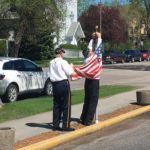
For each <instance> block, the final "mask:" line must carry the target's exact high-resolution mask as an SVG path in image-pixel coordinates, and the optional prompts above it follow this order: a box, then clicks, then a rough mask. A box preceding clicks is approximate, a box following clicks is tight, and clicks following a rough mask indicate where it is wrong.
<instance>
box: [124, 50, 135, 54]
mask: <svg viewBox="0 0 150 150" xmlns="http://www.w3.org/2000/svg"><path fill="white" fill-rule="evenodd" d="M124 53H125V54H133V53H134V51H133V50H127V51H125V52H124Z"/></svg>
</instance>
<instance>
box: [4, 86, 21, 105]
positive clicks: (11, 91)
mask: <svg viewBox="0 0 150 150" xmlns="http://www.w3.org/2000/svg"><path fill="white" fill-rule="evenodd" d="M17 97H18V88H17V86H16V85H15V84H10V85H9V86H8V87H7V90H6V93H5V95H4V96H2V98H1V99H2V102H7V103H8V102H15V101H16V100H17Z"/></svg>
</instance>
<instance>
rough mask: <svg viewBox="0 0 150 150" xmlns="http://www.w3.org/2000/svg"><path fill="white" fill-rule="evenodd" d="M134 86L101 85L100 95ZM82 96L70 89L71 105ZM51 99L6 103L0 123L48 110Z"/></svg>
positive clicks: (81, 100)
mask: <svg viewBox="0 0 150 150" xmlns="http://www.w3.org/2000/svg"><path fill="white" fill-rule="evenodd" d="M136 88H137V87H133V86H123V85H103V86H101V88H100V97H101V98H104V97H108V96H112V95H115V94H119V93H122V92H127V91H131V90H134V89H136ZM83 98H84V90H74V91H72V105H74V104H79V103H82V102H83ZM52 99H53V98H52V97H49V96H38V97H36V98H29V99H25V100H21V101H17V102H14V103H6V104H4V105H3V106H2V107H1V108H0V123H1V122H5V121H9V120H14V119H19V118H24V117H27V116H31V115H35V114H39V113H43V112H47V111H50V110H52V108H53V100H52ZM10 114H11V115H10Z"/></svg>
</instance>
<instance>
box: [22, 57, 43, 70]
mask: <svg viewBox="0 0 150 150" xmlns="http://www.w3.org/2000/svg"><path fill="white" fill-rule="evenodd" d="M23 63H24V66H25V70H26V71H40V70H39V67H38V66H36V65H35V64H34V63H32V62H30V61H27V60H23Z"/></svg>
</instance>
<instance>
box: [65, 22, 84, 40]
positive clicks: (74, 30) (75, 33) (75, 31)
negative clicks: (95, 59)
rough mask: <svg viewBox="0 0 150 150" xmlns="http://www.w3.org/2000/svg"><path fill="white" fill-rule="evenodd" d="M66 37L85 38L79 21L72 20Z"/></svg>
mask: <svg viewBox="0 0 150 150" xmlns="http://www.w3.org/2000/svg"><path fill="white" fill-rule="evenodd" d="M66 37H78V38H85V35H84V32H83V30H82V27H81V24H80V22H72V23H71V26H70V27H69V30H68V32H67V34H66Z"/></svg>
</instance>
